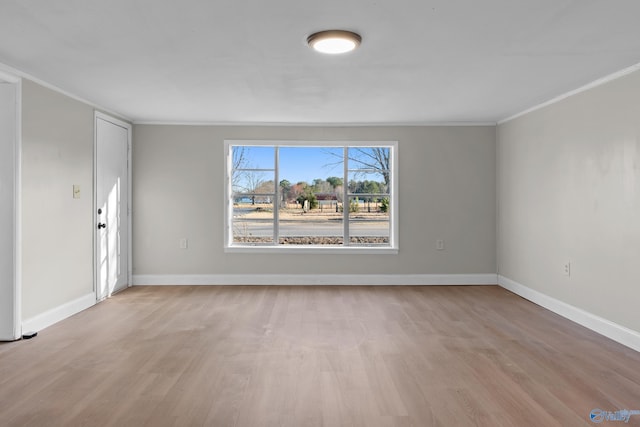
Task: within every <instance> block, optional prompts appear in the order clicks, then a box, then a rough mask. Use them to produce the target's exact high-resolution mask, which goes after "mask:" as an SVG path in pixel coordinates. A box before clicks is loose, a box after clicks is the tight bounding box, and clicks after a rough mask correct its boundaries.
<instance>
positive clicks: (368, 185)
mask: <svg viewBox="0 0 640 427" xmlns="http://www.w3.org/2000/svg"><path fill="white" fill-rule="evenodd" d="M390 186H391V177H390V176H389V174H388V173H387V174H384V173H382V172H349V193H368V194H389V193H390Z"/></svg>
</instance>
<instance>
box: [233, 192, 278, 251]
mask: <svg viewBox="0 0 640 427" xmlns="http://www.w3.org/2000/svg"><path fill="white" fill-rule="evenodd" d="M273 227H274V224H273V203H269V202H267V201H266V200H260V199H259V198H258V197H256V201H255V204H252V200H250V199H249V200H246V199H245V200H239V202H238V203H234V204H233V224H232V228H233V242H234V243H254V244H256V243H257V244H260V243H273Z"/></svg>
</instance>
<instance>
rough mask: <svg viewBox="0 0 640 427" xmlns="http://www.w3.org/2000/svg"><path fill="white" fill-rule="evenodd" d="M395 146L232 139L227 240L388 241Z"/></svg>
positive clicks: (302, 242)
mask: <svg viewBox="0 0 640 427" xmlns="http://www.w3.org/2000/svg"><path fill="white" fill-rule="evenodd" d="M392 149H393V146H360V145H357V146H300V145H296V146H286V145H283V146H279V145H249V144H237V145H234V144H231V145H230V146H229V150H230V154H229V155H230V165H229V179H230V184H231V185H230V187H231V188H230V191H231V193H230V197H229V201H230V204H231V206H230V209H229V212H230V218H229V221H230V228H231V236H230V242H229V244H230V245H231V246H263V245H267V246H273V245H315V246H327V245H330V246H367V247H369V246H384V247H389V246H391V230H392V228H391V223H392V221H391V215H392V209H391V206H392V204H391V201H392V197H394V195H393V194H392V191H391V189H392V185H391V184H392V182H391V180H392V177H393V171H392V163H391V159H392V155H393V152H392Z"/></svg>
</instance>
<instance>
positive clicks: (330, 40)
mask: <svg viewBox="0 0 640 427" xmlns="http://www.w3.org/2000/svg"><path fill="white" fill-rule="evenodd" d="M361 41H362V37H360V34H356V33H353V32H351V31H344V30H328V31H320V32H317V33H313V34H311V35H310V36H309V37H307V43H308V44H309V47H311V48H313V49H315V50H317V51H318V52H322V53H331V54H336V53H346V52H350V51H352V50H354V49H355V48H357V47H358V46H359V45H360V42H361Z"/></svg>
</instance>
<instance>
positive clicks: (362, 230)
mask: <svg viewBox="0 0 640 427" xmlns="http://www.w3.org/2000/svg"><path fill="white" fill-rule="evenodd" d="M389 206H390V204H389V199H388V198H387V197H380V198H378V197H352V198H350V203H349V244H350V245H351V246H358V245H360V246H371V245H388V244H389V236H390V235H391V233H390V229H391V228H390V227H391V221H390V216H389V213H390V212H389V211H390V209H389Z"/></svg>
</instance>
